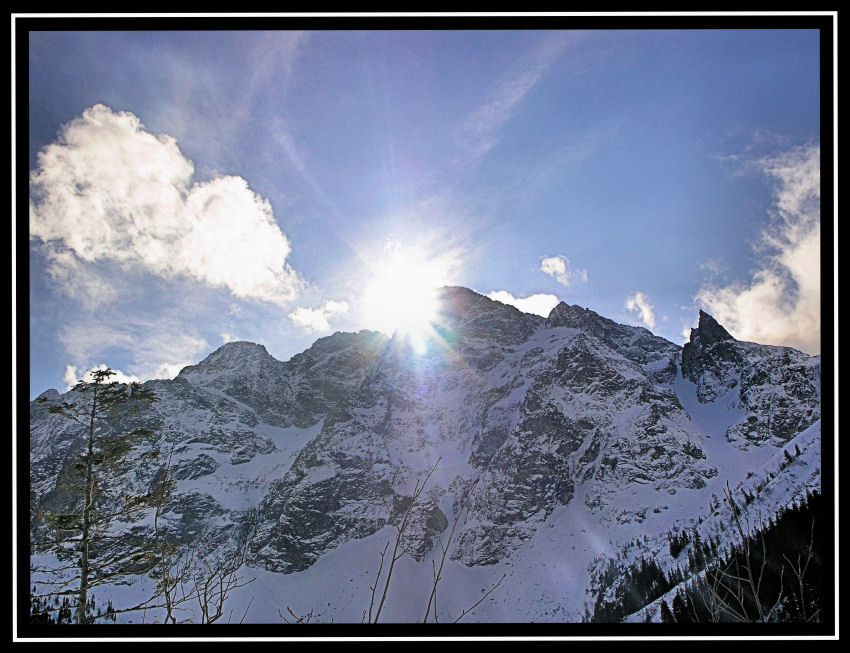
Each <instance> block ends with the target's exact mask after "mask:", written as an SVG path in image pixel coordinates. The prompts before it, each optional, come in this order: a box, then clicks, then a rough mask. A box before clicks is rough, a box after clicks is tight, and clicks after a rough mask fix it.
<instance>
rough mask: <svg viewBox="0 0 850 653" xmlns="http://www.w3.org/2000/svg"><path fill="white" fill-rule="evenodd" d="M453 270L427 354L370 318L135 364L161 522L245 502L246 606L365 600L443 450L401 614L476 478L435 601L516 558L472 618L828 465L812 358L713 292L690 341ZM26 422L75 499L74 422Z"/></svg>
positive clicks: (403, 565) (768, 501)
mask: <svg viewBox="0 0 850 653" xmlns="http://www.w3.org/2000/svg"><path fill="white" fill-rule="evenodd" d="M441 292H442V294H441V297H442V300H441V301H442V309H441V312H440V315H439V317H438V319H437V320H435V323H434V325H433V326H434V331H433V335H432V338H431V339H430V340H429V341H428V342H427V348H426V350H425V351H424V352H421V351H416V350H414V349H413V348H411V347H410V346H408V344H407V343H406V341H405V340H404V338H402V337H400V336H398V335H397V336H396V337H394V338H392V339H387V338H386V337H384V336H382V335H380V334H377V333H374V332H368V331H362V332H360V333H357V334H353V333H351V334H344V333H337V334H334V335H332V336H329V337H327V338H322V339H320V340H318V341H317V342H316V343H315V344H314V345H313V346H312V347H311V348H310V349H308V350H307V351H305V352H304V353H302V354H299V355H297V356H295V357H293V358H292V359H291V360H289V361H286V362H281V361H277V360H275V359H274V358H273V357H271V356H270V355H269V354H268V352H267V351H266V350H265V348H264V347H262V346H261V345H257V344H253V343H246V342H237V343H228V344H226V345H224V346H223V347H221V348H220V349H218V350H217V351H216V352H213V353H212V354H210V355H209V356H208V357H207V358H205V359H204V360H203V361H201V362H200V363H198V364H197V365H193V366H189V367H187V368H184V369H183V370H182V371H181V373H180V374H179V375H178V376H177V377H176V378H175V379H173V380H171V381H163V380H158V381H151V382H148V383H147V384H145V386H146V387H149V388H151V389H152V390H153V391H154V392H156V394H157V395H158V397H159V401H158V402H156V403H155V404H153V406H152V407H151V409H150V410H149V411H147V412H145V413H144V414H142V415H140V416H139V417H138V424H139V425H141V426H144V427H146V428H149V429H150V430H151V431H152V432H153V433H154V435H153V436H152V438H151V439H150V441H149V442H147V443H146V444H145V448H147V449H156V450H158V451H160V452H162V453H163V454H170V455H171V466H172V473H173V475H174V476H175V478H176V479H177V481H178V483H177V489H176V492H175V495H174V496H173V497H172V499H171V501H170V503H169V505H168V510H167V511H166V514H165V517H164V521H165V522H166V523H167V524H168V525H169V527H170V528H171V529H173V530H174V532H175V533H177V534H178V535H179V537H180V538H182V539H183V540H184V541H191V540H192V539H193V538H194V539H197V538H199V537H202V538H203V540H204V542H205V543H206V544H207V545H208V546H210V547H213V548H215V547H219V548H221V547H224V548H226V547H228V546H232V538H233V529H232V528H231V527H232V525H234V524H242V523H244V522H245V521H246V520H249V519H250V520H253V523H254V532H253V537H252V540H251V544H250V550H249V567H248V568H247V570H248V571H249V572H250V575H252V576H256V578H257V581H256V583H252V584H251V585H250V586H248V587H246V588H243V589H241V590H240V591H239V592H238V594H237V595H234V597H233V601H234V606H235V607H234V612H235V613H239V614H241V612H242V611H244V609H245V607H247V606H248V604H249V603H250V597H251V596H258V597H259V596H262V597H264V600H263V601H260V602H257V601H254V602H253V603H250V605H251V608H250V610H249V612H248V614H247V615H246V620H247V621H256V622H273V623H279V622H280V616H279V614H278V610H279V609H283V608H284V607H285V606H286V605H292V607H293V609H294V610H295V611H296V612H299V613H300V614H306V613H307V612H308V611H309V610H311V609H314V608H315V612H314V619H317V620H321V621H331V620H333V621H335V622H359V621H360V620H361V618H362V611H363V609H364V608H368V601H369V597H368V592H369V590H368V588H369V586H370V585H371V584H373V583H374V574H375V572H376V571H377V565H378V561H379V554H380V552H381V550H382V549H383V547H384V545H385V544H386V543H387V541H389V539H390V538H392V537H394V533H395V530H394V528H393V524H397V523H398V520H399V519H400V517H401V515H402V514H403V513H404V511H405V510H406V508H407V506H408V505H409V502H410V497H411V495H412V492H413V488H414V486H415V485H416V484H417V482H420V481H421V480H422V479H423V478H424V477H425V474H426V473H428V471H429V470H431V469H433V468H435V466H436V469H435V470H434V472H433V474H432V476H431V477H430V479H429V481H428V485H427V488H426V491H425V492H424V493H423V494H422V496H421V497H420V499H419V501H418V502H417V504H416V505H415V507H414V510H412V511H411V515H410V521H409V526H408V528H407V529H406V531H405V536H404V539H403V545H404V548H405V550H406V552H407V555H405V556H404V558H402V559H401V560H400V561H399V568H398V571H397V572H395V573H397V574H399V575H398V578H404V581H403V583H402V582H399V583H398V585H399V586H403V588H404V589H402V588H401V587H399V586H396V587H395V588H392V589H391V592H390V595H389V596H390V598H391V599H392V601H391V603H392V606H391V607H390V608H388V611H387V613H386V619H387V620H389V621H407V620H414V621H416V620H421V615H420V616H417V614H418V612H419V611H424V608H425V603H427V594H428V591H430V584H431V582H432V578H431V573H432V567H431V565H432V562H437V563H439V557H440V546H439V544H438V541H445V538H446V537H447V536H448V533H449V531H450V529H451V527H452V525H453V524H454V522H455V520H456V519H458V518H459V514H458V511H459V508H460V505H461V503H462V502H463V501H464V500H465V499H466V498H467V496H468V497H469V504H468V510H467V511H465V512H464V514H463V515H462V517H461V518H460V521H459V523H458V525H457V529H456V531H455V534H454V539H453V540H452V544H451V548H450V553H449V559H448V560H447V562H446V573H445V574H444V580H443V582H442V584H441V590H440V593H441V604H440V605H441V609H444V610H445V613H444V614H446V615H449V614H455V615H457V614H459V613H460V612H461V611H462V610H463V609H465V608H468V607H469V606H470V605H471V604H473V603H474V602H475V601H476V600H477V599H478V598H480V597H481V591H482V588H489V587H491V586H492V585H493V584H494V583H495V582H496V581H498V580H499V578H500V577H501V576H502V575H503V574H504V580H503V581H502V583H501V585H500V586H499V588H498V590H497V591H495V592H494V593H493V594H492V595H491V596H488V598H487V600H486V601H485V602H484V603H482V604H481V605H480V606H479V607H478V608H477V609H476V612H475V615H474V618H475V619H476V620H480V621H578V620H581V618H582V616H583V615H584V614H585V610H586V607H587V605H588V602H592V600H593V598H594V597H593V596H590V595H588V594H586V590H589V588H590V585H591V580H592V578H593V576H594V573H596V572H597V571H598V569H599V567H600V565H602V564H603V563H604V561H605V560H606V559H608V558H611V557H612V556H617V555H618V554H619V555H621V556H626V557H628V556H635V559H637V558H638V557H640V556H653V557H655V558H657V559H658V560H660V561H662V562H663V564H669V565H673V564H675V560H673V559H671V558H670V553H669V551H668V550H667V547H668V540H667V534H668V533H669V532H670V531H671V530H674V531H675V530H676V529H678V530H683V529H690V528H695V527H699V528H700V529H705V534H706V536H708V535H709V534H710V533H712V532H713V531H712V530H711V529H712V524H714V523H715V522H716V521H718V520H722V519H723V515H722V514H721V512H722V511H721V512H718V513H716V514H715V511H716V510H717V503H718V502H717V498H718V497H722V496H723V490H724V488H725V487H726V486H727V484H728V486H729V487H730V488H731V489H732V490H733V492H742V491H744V490H745V491H746V492H747V493H749V494H753V495H754V496H755V500H754V501H753V502H752V503H751V504H750V505H749V509H750V510H754V511H761V512H762V514H764V515H765V516H767V515H769V514H772V513H775V511H776V510H778V508H779V507H781V506H782V505H785V504H786V503H787V502H788V501H789V500H792V499H793V498H794V497H798V496H800V495H801V493H804V492H805V491H806V489H807V488H815V487H818V486H819V483H820V358H819V357H812V356H807V355H805V354H803V353H802V352H798V351H795V350H792V349H789V348H782V347H768V346H764V345H757V344H755V343H743V342H738V341H736V340H734V339H733V338H732V337H731V336H730V335H729V334H728V332H726V331H725V329H723V328H722V327H721V326H720V325H718V324H717V323H716V322H715V321H714V320H713V318H711V316H708V315H707V314H705V313H701V314H700V326H699V327H698V328H697V329H695V330H694V332H693V333H692V335H691V340H690V342H689V343H688V344H686V346H685V347H684V348H680V347H678V346H676V345H675V344H673V343H670V342H669V341H666V340H664V339H663V338H659V337H657V336H654V335H653V334H651V333H650V332H649V331H647V330H646V329H642V328H639V327H631V326H627V325H619V324H616V323H615V322H613V321H611V320H608V319H607V318H603V317H601V316H599V315H598V314H596V313H594V312H593V311H589V310H588V309H584V308H581V307H577V306H569V305H567V304H564V303H561V304H559V305H558V306H556V307H555V308H554V309H553V311H552V313H551V314H550V315H549V317H548V318H545V319H544V318H540V317H539V316H534V315H529V314H525V313H522V312H520V311H519V310H517V309H516V308H514V307H512V306H507V305H504V304H501V303H499V302H496V301H493V300H490V299H487V298H486V297H483V296H481V295H478V294H477V293H474V292H473V291H470V290H467V289H465V288H445V289H443V290H442V291H441ZM44 396H45V397H47V398H48V399H50V400H52V401H56V400H60V399H66V400H67V399H69V398H70V397H69V396H68V395H65V396H61V397H60V395H58V393H55V391H49V392H48V393H45V395H44ZM31 427H32V445H31V465H32V470H33V474H32V478H33V492H34V494H35V495H36V496H40V497H42V501H43V502H44V503H43V505H45V506H46V507H52V508H53V509H56V508H58V507H60V506H63V505H69V502H72V501H73V500H74V498H73V496H72V495H69V494H68V493H67V492H64V491H63V490H61V487H60V485H61V484H60V483H59V482H58V479H59V478H60V476H61V474H62V470H63V469H65V468H66V467H67V466H68V465H69V464H70V462H71V460H72V457H73V454H74V453H75V451H77V450H78V449H79V447H80V446H81V437H82V434H81V430H80V428H76V429H74V428H71V426H69V424H68V423H67V421H66V420H63V419H62V418H61V417H59V416H56V415H50V414H48V413H47V412H46V409H45V408H44V407H43V406H41V405H40V404H36V403H34V404H33V407H32V412H31ZM786 452H787V454H786ZM140 454H141V452H140ZM789 458H790V459H791V462H789ZM140 460H141V458H140ZM161 468H162V461H160V462H158V463H156V462H150V461H148V462H145V463H141V462H140V464H138V465H137V466H135V467H134V468H133V470H132V471H131V472H129V473H128V474H127V475H125V477H122V478H121V479H120V480H119V479H116V482H120V483H121V484H123V485H124V486H126V487H137V488H144V487H147V486H149V485H150V484H151V483H152V481H153V479H154V478H155V477H156V475H157V474H158V473H159V472H160V470H161ZM470 491H471V494H469V493H470ZM754 514H755V513H754ZM700 518H702V519H701V520H700ZM136 526H138V527H145V522H139V523H138V524H136ZM148 526H149V524H148ZM42 531H43V526H41V525H39V524H38V522H37V520H36V525H35V530H34V536H35V534H36V533H41V532H42ZM222 550H223V549H222ZM624 551H627V552H626V553H624ZM148 580H149V579H148ZM139 582H147V581H143V580H139ZM122 591H126V590H122ZM423 594H424V600H418V599H417V597H421V596H422V595H423ZM116 597H117V595H116ZM116 600H117V598H116ZM417 601H418V603H422V605H421V606H419V604H418V603H417ZM423 601H424V602H423ZM294 603H298V605H294ZM240 606H243V607H241V608H240ZM128 618H129V617H128Z"/></svg>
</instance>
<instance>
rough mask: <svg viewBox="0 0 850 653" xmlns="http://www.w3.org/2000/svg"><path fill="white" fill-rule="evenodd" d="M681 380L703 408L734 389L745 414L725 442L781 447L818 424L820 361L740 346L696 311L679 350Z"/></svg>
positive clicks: (762, 347)
mask: <svg viewBox="0 0 850 653" xmlns="http://www.w3.org/2000/svg"><path fill="white" fill-rule="evenodd" d="M682 374H683V376H685V377H686V378H687V379H689V380H690V381H691V382H693V383H695V384H696V393H697V398H698V399H699V401H700V402H702V403H706V402H710V401H714V400H716V399H717V398H718V397H721V396H723V395H726V394H727V393H729V392H730V391H731V390H733V389H737V393H736V398H737V400H738V402H739V405H740V407H741V408H743V410H744V411H745V416H744V417H743V419H741V420H740V421H738V422H736V423H735V424H733V425H731V426H730V427H729V428H728V429H727V431H726V434H725V435H726V437H727V438H728V439H729V440H730V441H735V442H737V443H739V444H740V445H741V446H742V447H745V446H747V444H748V443H759V442H764V441H773V442H774V444H776V445H779V446H781V445H782V444H784V443H785V442H787V441H788V440H790V439H791V438H793V437H794V436H795V435H796V434H798V433H800V432H801V431H803V430H804V429H806V428H808V427H809V426H810V425H811V424H813V423H814V422H816V421H817V420H819V419H820V403H821V393H820V357H819V356H808V355H806V354H804V353H802V352H799V351H796V350H794V349H791V348H790V347H774V346H770V345H759V344H756V343H751V342H739V341H737V340H735V339H734V338H733V337H732V336H731V335H729V333H728V332H727V331H726V330H725V329H724V328H723V327H722V326H720V325H719V324H718V323H717V321H716V320H715V319H714V318H713V317H711V316H710V315H708V314H707V313H704V312H702V311H700V313H699V325H698V326H697V328H696V329H691V337H690V341H689V342H687V343H685V345H684V347H683V348H682Z"/></svg>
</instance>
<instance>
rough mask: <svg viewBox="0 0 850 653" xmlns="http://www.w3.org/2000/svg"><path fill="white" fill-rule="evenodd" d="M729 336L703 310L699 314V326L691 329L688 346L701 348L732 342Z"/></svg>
mask: <svg viewBox="0 0 850 653" xmlns="http://www.w3.org/2000/svg"><path fill="white" fill-rule="evenodd" d="M734 339H735V338H733V337H732V336H731V334H730V333H729V332H728V331H727V330H726V329H724V328H723V327H722V326H720V324H719V323H718V322H717V320H715V319H714V318H713V317H712V316H711V315H709V314H708V313H706V312H705V311H703V310H700V312H699V324H698V325H697V328H696V329H691V339H690V344H692V345H699V344H702V346H703V347H710V346H711V345H713V344H715V343H717V342H720V341H721V340H734Z"/></svg>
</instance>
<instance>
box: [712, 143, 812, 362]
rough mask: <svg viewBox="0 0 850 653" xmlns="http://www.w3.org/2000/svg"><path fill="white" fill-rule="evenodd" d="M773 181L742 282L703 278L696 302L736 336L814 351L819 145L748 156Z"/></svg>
mask: <svg viewBox="0 0 850 653" xmlns="http://www.w3.org/2000/svg"><path fill="white" fill-rule="evenodd" d="M750 166H751V167H753V168H754V169H755V170H756V171H757V172H759V173H761V174H764V175H766V176H767V177H768V178H769V179H770V180H771V181H772V182H773V183H774V206H773V211H772V215H771V221H770V224H769V225H768V226H767V227H766V228H765V229H764V230H762V233H761V237H760V239H759V241H758V242H757V243H756V245H755V252H756V255H757V257H758V266H757V268H756V269H755V270H754V271H753V273H752V275H751V277H750V279H749V281H738V282H734V283H731V284H729V285H725V286H719V285H714V284H711V283H708V284H705V285H704V286H703V287H702V288H701V289H700V290H699V292H698V294H697V296H696V300H697V302H698V303H699V304H700V305H701V306H703V307H704V308H705V309H706V310H708V311H709V312H710V313H712V314H713V315H714V316H716V317H717V319H718V320H720V321H721V322H722V323H724V324H726V325H727V327H728V329H729V331H730V332H731V333H732V334H734V335H735V337H736V338H740V339H742V340H752V341H756V342H764V343H768V344H781V345H789V346H791V347H796V348H799V349H802V350H804V351H807V352H810V353H814V354H817V353H819V352H820V348H821V344H820V328H821V325H820V273H821V265H820V230H821V228H820V227H821V226H820V146H819V145H808V146H803V147H798V148H794V149H791V150H789V151H786V152H783V153H780V154H776V155H771V156H765V157H762V158H760V159H757V160H755V161H752V162H750Z"/></svg>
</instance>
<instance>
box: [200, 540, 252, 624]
mask: <svg viewBox="0 0 850 653" xmlns="http://www.w3.org/2000/svg"><path fill="white" fill-rule="evenodd" d="M250 531H251V524H249V525H248V527H247V528H245V529H244V530H243V532H242V534H241V535H240V537H239V540H238V541H237V544H236V548H235V549H233V550H232V551H226V552H224V553H223V554H219V555H218V556H216V557H210V556H206V555H204V554H202V553H201V552H200V551H198V553H197V556H198V558H199V559H200V561H201V565H199V566H198V568H197V569H196V571H195V572H194V574H193V578H194V588H193V590H192V594H193V595H194V597H195V599H196V600H197V603H198V608H199V609H200V623H202V624H211V623H215V622H216V621H218V620H219V619H220V618H221V617H222V616H223V614H224V604H225V603H226V602H227V598H228V597H229V596H230V594H231V592H233V591H234V590H236V589H238V588H240V587H244V586H245V585H248V584H250V583H252V582H254V580H255V579H254V578H251V579H249V580H246V579H245V577H244V576H242V575H240V571H241V569H242V567H243V565H244V564H245V562H246V561H247V555H248V544H249V542H250ZM252 602H253V598H252V599H251V601H250V602H249V603H248V607H247V608H246V609H245V614H243V616H242V620H244V619H245V615H247V613H248V609H249V608H250V607H251V603H252ZM231 614H232V613H231Z"/></svg>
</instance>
